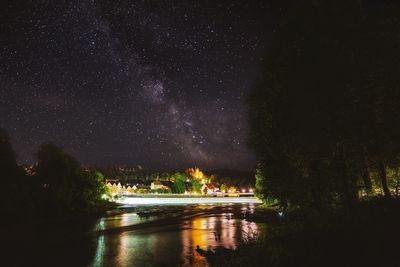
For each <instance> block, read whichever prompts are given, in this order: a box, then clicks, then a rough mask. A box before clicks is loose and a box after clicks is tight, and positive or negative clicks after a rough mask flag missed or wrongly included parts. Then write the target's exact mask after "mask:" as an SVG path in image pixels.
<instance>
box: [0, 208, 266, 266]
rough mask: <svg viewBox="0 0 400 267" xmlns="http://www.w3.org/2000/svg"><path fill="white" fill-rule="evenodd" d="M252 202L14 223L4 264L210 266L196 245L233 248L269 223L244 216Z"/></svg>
mask: <svg viewBox="0 0 400 267" xmlns="http://www.w3.org/2000/svg"><path fill="white" fill-rule="evenodd" d="M254 208H255V206H254V204H235V205H190V206H183V205H182V206H159V207H157V206H153V207H140V208H136V209H126V210H124V211H123V212H122V213H118V214H114V215H112V214H110V215H108V216H105V217H103V218H100V219H97V220H85V221H82V220H78V221H70V222H64V223H50V224H49V223H46V224H35V225H29V226H26V225H21V226H13V227H11V228H10V229H9V230H10V231H9V232H8V233H6V234H4V235H3V237H4V239H3V244H7V249H6V250H3V252H6V255H5V256H4V257H5V258H3V259H6V260H7V261H3V262H7V265H4V266H207V265H208V264H207V261H206V259H205V258H204V257H202V256H201V255H200V254H199V253H197V252H196V251H195V249H196V246H199V247H200V248H201V249H204V250H207V249H215V248H217V247H225V248H230V249H234V248H236V247H237V246H238V245H239V244H241V243H243V242H248V241H250V240H253V239H256V238H257V237H258V236H260V235H261V234H262V233H264V232H265V225H262V224H256V223H254V222H251V221H248V220H246V219H245V217H246V214H248V213H252V212H253V211H254Z"/></svg>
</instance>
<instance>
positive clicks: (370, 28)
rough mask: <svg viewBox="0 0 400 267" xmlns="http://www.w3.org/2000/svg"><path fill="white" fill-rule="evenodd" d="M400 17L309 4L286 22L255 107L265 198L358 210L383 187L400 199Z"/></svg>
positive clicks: (365, 7) (254, 136)
mask: <svg viewBox="0 0 400 267" xmlns="http://www.w3.org/2000/svg"><path fill="white" fill-rule="evenodd" d="M372 2H373V3H372ZM399 14H400V9H399V7H398V5H397V4H394V5H390V4H388V1H382V2H378V1H371V3H368V4H366V3H364V2H363V1H299V3H298V4H297V6H296V8H294V9H292V10H291V11H290V12H288V14H286V15H287V20H285V21H284V23H282V24H281V25H280V27H279V29H277V31H276V33H275V35H274V37H273V43H272V45H271V47H270V49H269V51H268V55H267V57H266V59H265V61H264V63H263V68H262V74H261V75H260V77H259V78H258V80H257V82H256V83H255V85H254V86H253V88H252V91H251V95H250V97H249V117H250V124H251V143H252V146H253V147H254V149H255V151H256V154H257V158H258V161H259V163H260V165H259V166H260V170H259V173H258V181H257V188H258V193H259V194H261V195H262V196H263V197H264V198H268V197H271V198H274V199H278V200H279V202H280V204H281V205H282V206H284V207H286V206H288V205H291V206H293V207H302V208H309V209H313V210H317V211H322V210H327V209H330V208H336V207H344V208H346V209H347V210H351V209H352V208H353V207H354V206H355V205H357V203H358V202H359V198H360V194H364V195H369V196H371V195H374V194H375V190H374V188H373V185H374V184H376V183H374V181H378V182H379V186H380V188H381V190H382V191H383V194H384V196H385V197H387V198H390V197H391V196H392V195H393V191H391V183H392V188H393V189H395V190H394V192H395V193H398V188H399V181H400V180H399V179H400V176H399V174H400V157H399V156H400V73H399V71H400V17H399Z"/></svg>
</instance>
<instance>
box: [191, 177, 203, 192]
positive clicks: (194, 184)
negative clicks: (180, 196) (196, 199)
mask: <svg viewBox="0 0 400 267" xmlns="http://www.w3.org/2000/svg"><path fill="white" fill-rule="evenodd" d="M190 183H191V191H192V192H194V193H201V186H202V185H201V183H200V182H199V181H197V180H196V179H192V180H191V181H190Z"/></svg>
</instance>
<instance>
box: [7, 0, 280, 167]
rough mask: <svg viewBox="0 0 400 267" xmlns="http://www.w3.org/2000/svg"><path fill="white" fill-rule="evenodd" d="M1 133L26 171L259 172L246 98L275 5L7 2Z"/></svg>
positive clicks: (112, 0)
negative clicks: (54, 167)
mask: <svg viewBox="0 0 400 267" xmlns="http://www.w3.org/2000/svg"><path fill="white" fill-rule="evenodd" d="M0 5H1V6H0V7H1V10H0V16H1V17H0V22H1V23H0V126H1V127H3V128H5V129H6V130H7V131H8V133H9V134H10V136H11V138H12V143H13V146H14V149H15V150H16V152H17V154H18V160H19V162H21V163H34V162H35V153H36V151H37V148H38V146H39V145H40V144H41V143H43V142H53V143H55V144H57V145H59V146H61V147H63V148H64V149H65V150H66V151H67V152H68V153H70V154H72V155H73V156H75V157H76V158H77V159H78V160H80V161H81V162H82V163H83V164H94V165H100V166H104V165H115V164H118V165H120V164H124V165H132V166H133V165H138V164H140V165H142V166H143V167H144V168H147V169H175V168H186V167H191V166H194V165H196V166H200V167H202V168H206V169H215V168H229V169H243V170H246V169H252V168H253V167H254V165H255V158H254V155H253V152H252V151H251V150H250V149H249V148H248V145H247V134H248V126H247V114H246V102H245V101H246V95H247V94H248V92H249V89H250V87H251V85H252V83H253V81H254V79H255V77H256V76H257V74H258V73H257V72H258V69H259V65H260V61H261V60H262V58H263V57H264V55H265V53H266V48H267V47H268V43H269V40H270V39H271V36H272V33H273V31H274V30H275V27H276V24H277V21H278V19H277V18H278V17H279V15H280V8H279V7H276V6H272V5H271V4H269V3H268V2H267V1H242V2H241V3H240V2H239V1H191V0H183V1H161V0H156V1H134V0H126V1H116V0H109V1H104V0H101V1H97V0H79V1H78V0H75V1H61V0H60V1H37V0H35V1H33V0H31V1H28V0H24V1H15V0H14V1H1V4H0Z"/></svg>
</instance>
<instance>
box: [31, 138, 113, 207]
mask: <svg viewBox="0 0 400 267" xmlns="http://www.w3.org/2000/svg"><path fill="white" fill-rule="evenodd" d="M37 155H38V165H37V174H38V178H39V180H40V181H41V187H42V188H43V190H42V193H41V194H42V195H43V196H44V199H43V203H42V204H43V207H44V210H46V211H55V212H59V213H60V214H64V213H67V212H78V211H79V212H81V211H90V209H93V208H94V207H95V206H96V204H97V203H98V202H99V201H100V200H101V196H102V195H103V194H105V193H106V186H105V184H104V177H103V175H102V174H101V173H99V172H97V171H95V170H91V169H85V168H83V167H82V166H81V165H80V163H79V162H78V161H77V160H76V159H75V158H73V157H71V156H70V155H68V154H66V153H65V152H64V151H63V150H62V149H61V148H59V147H57V146H56V145H54V144H43V145H41V146H40V148H39V151H38V153H37Z"/></svg>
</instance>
